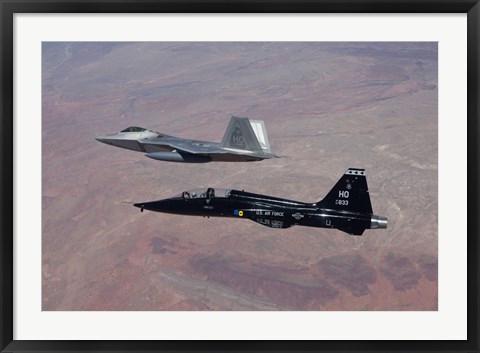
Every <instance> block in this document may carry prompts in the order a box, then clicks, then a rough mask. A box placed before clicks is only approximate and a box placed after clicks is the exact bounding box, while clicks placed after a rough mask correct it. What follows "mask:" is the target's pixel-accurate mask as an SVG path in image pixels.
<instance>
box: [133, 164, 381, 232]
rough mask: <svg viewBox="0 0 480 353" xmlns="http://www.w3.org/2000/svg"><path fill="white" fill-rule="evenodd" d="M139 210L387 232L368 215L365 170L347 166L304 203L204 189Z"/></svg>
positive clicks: (144, 204)
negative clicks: (326, 187)
mask: <svg viewBox="0 0 480 353" xmlns="http://www.w3.org/2000/svg"><path fill="white" fill-rule="evenodd" d="M134 206H135V207H138V208H140V209H141V211H142V212H143V210H144V209H145V210H150V211H157V212H165V213H174V214H180V215H189V216H204V217H232V218H247V219H251V220H252V221H255V222H257V223H260V224H261V225H264V226H267V227H271V228H289V227H291V226H294V225H301V226H307V227H321V228H335V229H338V230H341V231H343V232H346V233H348V234H352V235H362V234H363V232H364V231H365V229H377V228H387V218H386V217H382V216H376V215H374V214H373V211H372V205H371V202H370V195H369V193H368V187H367V178H366V175H365V170H364V169H356V168H350V169H348V170H347V171H346V172H345V174H344V175H343V176H342V177H341V178H340V180H339V181H338V182H337V184H336V185H335V186H334V187H333V189H332V190H331V191H330V192H329V193H328V194H327V196H326V197H325V198H324V199H323V200H321V201H319V202H316V203H304V202H298V201H292V200H286V199H281V198H277V197H272V196H266V195H259V194H253V193H249V192H245V191H243V190H242V191H239V190H225V189H213V188H207V189H206V190H190V191H184V192H183V193H181V194H180V195H177V196H175V197H172V198H168V199H164V200H158V201H151V202H140V203H135V204H134Z"/></svg>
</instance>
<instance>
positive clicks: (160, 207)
mask: <svg viewBox="0 0 480 353" xmlns="http://www.w3.org/2000/svg"><path fill="white" fill-rule="evenodd" d="M133 206H135V207H138V208H139V209H140V211H142V212H143V210H144V209H145V210H148V211H156V212H167V213H168V212H170V211H172V204H171V202H170V200H168V199H167V200H158V201H150V202H138V203H134V204H133Z"/></svg>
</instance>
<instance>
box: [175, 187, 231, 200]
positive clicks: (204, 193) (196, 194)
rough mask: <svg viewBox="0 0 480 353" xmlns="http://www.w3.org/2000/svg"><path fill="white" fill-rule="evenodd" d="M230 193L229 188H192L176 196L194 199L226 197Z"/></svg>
mask: <svg viewBox="0 0 480 353" xmlns="http://www.w3.org/2000/svg"><path fill="white" fill-rule="evenodd" d="M229 195H230V189H214V188H206V189H193V190H187V191H184V192H182V193H181V194H180V195H177V196H176V197H183V198H184V199H195V198H207V197H208V198H211V197H228V196H229Z"/></svg>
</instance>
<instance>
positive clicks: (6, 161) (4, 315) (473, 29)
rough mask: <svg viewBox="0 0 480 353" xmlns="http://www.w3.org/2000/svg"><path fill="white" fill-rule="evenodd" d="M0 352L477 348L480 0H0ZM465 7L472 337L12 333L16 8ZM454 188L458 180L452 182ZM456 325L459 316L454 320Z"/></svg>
mask: <svg viewBox="0 0 480 353" xmlns="http://www.w3.org/2000/svg"><path fill="white" fill-rule="evenodd" d="M0 11H1V28H2V32H1V33H2V37H1V84H2V89H1V98H0V99H1V107H2V117H1V119H0V134H1V145H2V148H1V155H0V158H1V166H2V173H1V183H0V194H1V200H2V201H1V212H0V224H1V227H2V233H1V234H2V237H1V262H0V266H1V270H0V276H1V277H0V282H1V288H2V291H1V302H0V315H1V318H0V320H1V322H0V348H1V350H2V352H24V351H25V352H26V351H31V352H40V351H45V352H46V351H65V352H70V351H72V352H73V351H119V352H120V351H132V352H133V351H136V352H144V351H162V352H169V351H172V352H173V351H252V352H253V351H335V352H371V351H382V352H387V351H395V352H400V351H409V352H412V351H419V352H420V351H435V352H443V351H449V352H478V351H479V342H478V336H479V325H478V317H479V316H478V313H479V306H478V284H479V271H478V269H479V260H478V253H479V252H480V249H479V245H478V233H479V229H478V211H479V210H478V199H479V197H478V196H479V194H478V192H479V188H478V185H479V178H478V167H479V164H478V158H479V153H478V151H479V144H478V139H479V136H480V134H479V124H478V118H479V110H478V105H479V104H478V103H479V100H480V92H479V82H480V80H479V79H480V74H479V66H480V61H479V43H480V42H479V41H480V38H479V32H480V23H479V16H480V4H479V2H478V0H419V1H415V0H403V1H402V0H394V1H388V0H327V1H322V0H310V1H309V0H301V1H294V0H285V1H283V0H279V1H268V0H247V1H237V0H234V1H225V0H218V1H217V0H210V1H205V0H200V1H194V0H186V1H182V0H176V1H175V0H169V1H161V0H143V1H135V0H123V1H122V0H120V1H108V0H93V1H89V0H85V1H66V0H44V1H14V0H0ZM187 12H188V13H345V12H348V13H467V21H468V22H467V32H468V33H467V43H468V53H467V58H468V66H467V70H468V97H467V99H468V107H467V112H468V122H467V127H468V133H467V137H468V141H467V146H468V153H467V160H468V170H467V176H468V190H469V192H468V199H467V200H468V214H467V218H468V225H467V229H468V235H467V237H468V240H467V241H468V250H467V254H468V259H467V261H468V288H467V292H468V302H467V306H468V316H467V317H468V323H467V324H468V329H467V331H468V339H467V340H465V341H19V340H13V326H14V317H13V303H14V297H13V235H14V229H13V216H14V215H13V205H14V203H15V200H14V199H13V185H14V175H13V165H14V164H13V163H14V151H13V125H14V120H13V114H14V111H13V84H14V82H13V64H14V63H13V36H14V28H13V16H14V14H16V13H187ZM452 187H453V186H452ZM452 325H455V323H453V322H452Z"/></svg>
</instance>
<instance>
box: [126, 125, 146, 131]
mask: <svg viewBox="0 0 480 353" xmlns="http://www.w3.org/2000/svg"><path fill="white" fill-rule="evenodd" d="M143 131H147V129H144V128H143V127H138V126H130V127H127V128H126V129H125V130H122V131H120V132H143Z"/></svg>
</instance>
